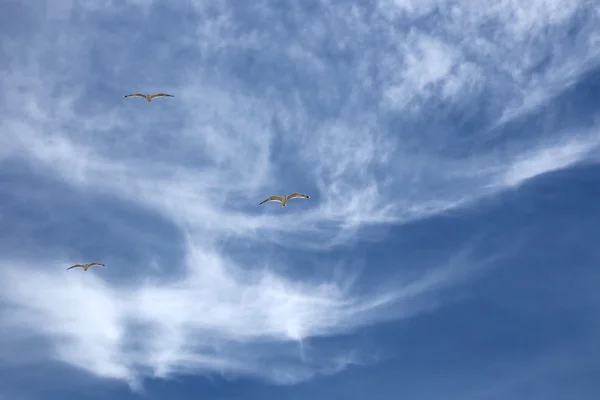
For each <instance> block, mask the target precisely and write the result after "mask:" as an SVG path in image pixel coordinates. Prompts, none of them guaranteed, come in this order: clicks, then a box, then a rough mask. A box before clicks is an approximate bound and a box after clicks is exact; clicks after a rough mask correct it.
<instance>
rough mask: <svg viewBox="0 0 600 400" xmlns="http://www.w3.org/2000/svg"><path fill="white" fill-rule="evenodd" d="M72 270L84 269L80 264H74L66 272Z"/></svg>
mask: <svg viewBox="0 0 600 400" xmlns="http://www.w3.org/2000/svg"><path fill="white" fill-rule="evenodd" d="M73 268H84V265H82V264H75V265H73V266H72V267H69V268H67V271H68V270H70V269H73Z"/></svg>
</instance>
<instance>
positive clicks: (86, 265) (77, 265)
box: [67, 262, 104, 271]
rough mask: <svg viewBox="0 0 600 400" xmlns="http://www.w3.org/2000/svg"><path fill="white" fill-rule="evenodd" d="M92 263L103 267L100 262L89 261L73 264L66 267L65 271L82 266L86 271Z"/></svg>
mask: <svg viewBox="0 0 600 400" xmlns="http://www.w3.org/2000/svg"><path fill="white" fill-rule="evenodd" d="M94 265H101V266H103V267H104V264H100V263H97V262H93V263H89V264H75V265H73V266H72V267H69V268H67V271H68V270H70V269H73V268H83V270H84V271H87V270H88V268H89V267H93V266H94Z"/></svg>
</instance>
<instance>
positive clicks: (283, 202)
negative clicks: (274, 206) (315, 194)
mask: <svg viewBox="0 0 600 400" xmlns="http://www.w3.org/2000/svg"><path fill="white" fill-rule="evenodd" d="M296 198H301V199H309V198H310V197H309V196H307V195H305V194H302V193H298V192H294V193H292V194H288V195H285V196H271V197H269V198H268V199H266V200H263V201H262V202H260V204H259V206H260V205H261V204H265V203H266V202H268V201H278V202H280V203H281V207H285V206H286V204H287V202H288V200H291V199H296Z"/></svg>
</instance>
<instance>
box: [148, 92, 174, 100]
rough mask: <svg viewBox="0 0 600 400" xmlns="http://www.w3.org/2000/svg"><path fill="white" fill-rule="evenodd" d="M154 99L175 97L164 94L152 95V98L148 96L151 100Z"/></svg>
mask: <svg viewBox="0 0 600 400" xmlns="http://www.w3.org/2000/svg"><path fill="white" fill-rule="evenodd" d="M156 97H175V96H173V95H170V94H166V93H156V94H153V95H152V96H150V98H151V99H154V98H156Z"/></svg>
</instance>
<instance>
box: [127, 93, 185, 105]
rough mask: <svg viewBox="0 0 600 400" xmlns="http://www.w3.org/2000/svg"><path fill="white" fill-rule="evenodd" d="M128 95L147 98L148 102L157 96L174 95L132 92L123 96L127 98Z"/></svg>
mask: <svg viewBox="0 0 600 400" xmlns="http://www.w3.org/2000/svg"><path fill="white" fill-rule="evenodd" d="M128 97H143V98H145V99H146V100H148V103H150V102H151V101H152V99H155V98H157V97H175V96H172V95H170V94H166V93H156V94H142V93H133V94H128V95H127V96H125V98H128Z"/></svg>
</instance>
